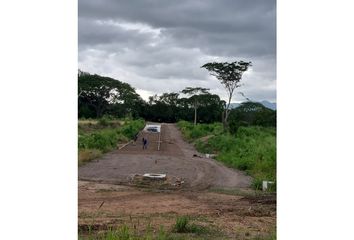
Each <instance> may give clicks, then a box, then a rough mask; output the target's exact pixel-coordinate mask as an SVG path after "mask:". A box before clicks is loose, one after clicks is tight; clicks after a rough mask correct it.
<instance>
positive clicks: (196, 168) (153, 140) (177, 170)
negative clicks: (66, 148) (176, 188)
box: [79, 124, 251, 190]
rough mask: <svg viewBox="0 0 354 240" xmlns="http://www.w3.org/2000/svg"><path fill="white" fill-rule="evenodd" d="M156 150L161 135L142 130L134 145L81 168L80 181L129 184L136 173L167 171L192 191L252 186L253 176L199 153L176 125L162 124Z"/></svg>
mask: <svg viewBox="0 0 354 240" xmlns="http://www.w3.org/2000/svg"><path fill="white" fill-rule="evenodd" d="M142 137H145V138H147V139H148V148H147V149H146V150H143V148H142V141H141V139H142ZM157 149H158V134H157V133H145V132H141V133H140V135H139V138H138V140H137V142H136V144H135V145H134V143H131V144H129V145H128V146H126V147H124V148H122V149H120V150H115V151H112V152H110V153H108V154H106V155H104V156H103V157H102V158H100V159H97V160H95V161H93V162H91V163H88V164H86V165H85V166H83V167H80V168H79V180H89V181H96V182H103V183H114V184H124V185H127V184H128V185H130V184H131V183H132V178H134V176H135V175H136V174H139V175H142V174H144V173H165V174H167V176H169V177H170V178H176V179H182V181H183V182H184V183H183V185H182V188H191V189H193V190H196V189H198V190H202V189H207V188H210V187H222V188H240V187H241V188H245V187H249V186H250V182H251V178H250V177H249V176H246V175H245V174H244V173H243V172H241V171H237V170H234V169H230V168H227V167H225V166H224V165H222V164H221V163H218V162H216V161H215V160H213V159H208V158H205V157H203V156H202V154H200V153H198V152H197V151H196V150H195V148H194V147H193V146H192V145H191V144H188V143H186V142H185V141H184V140H183V138H182V136H181V133H180V131H179V130H178V129H177V127H176V125H175V124H163V125H162V127H161V145H160V151H158V150H157Z"/></svg>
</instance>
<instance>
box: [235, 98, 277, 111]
mask: <svg viewBox="0 0 354 240" xmlns="http://www.w3.org/2000/svg"><path fill="white" fill-rule="evenodd" d="M259 103H261V104H262V105H263V106H265V107H266V108H270V109H272V110H277V103H275V102H269V101H266V100H264V101H261V102H259ZM239 106H240V103H230V108H231V109H232V108H237V107H239Z"/></svg>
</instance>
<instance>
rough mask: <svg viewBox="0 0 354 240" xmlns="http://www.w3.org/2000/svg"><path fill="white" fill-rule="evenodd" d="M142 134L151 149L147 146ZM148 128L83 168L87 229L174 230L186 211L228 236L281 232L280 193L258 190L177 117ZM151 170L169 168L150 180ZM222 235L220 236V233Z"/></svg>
mask: <svg viewBox="0 0 354 240" xmlns="http://www.w3.org/2000/svg"><path fill="white" fill-rule="evenodd" d="M142 137H146V138H147V139H148V149H146V150H143V148H142V141H141V139H142ZM160 140H161V145H160V151H158V150H157V149H158V142H159V136H158V134H157V133H146V132H141V133H140V134H139V138H138V140H137V142H136V143H135V144H134V143H131V144H129V145H127V146H126V147H124V148H122V149H120V150H115V151H113V152H110V153H108V154H106V155H104V156H102V157H101V158H100V159H98V160H94V161H93V162H90V163H88V164H86V165H84V166H82V167H80V168H79V186H78V190H79V191H78V196H79V199H78V207H79V213H78V214H79V231H81V232H85V231H86V230H87V228H88V226H90V227H91V228H93V229H94V230H97V231H99V230H104V229H107V228H108V227H110V226H119V225H122V224H125V225H128V226H130V227H132V228H134V229H138V230H141V231H144V229H145V228H146V226H148V225H149V226H152V228H153V229H155V230H157V229H158V228H159V226H164V227H165V229H171V228H172V226H173V224H174V223H175V221H176V218H177V217H178V216H182V215H187V216H190V217H191V219H192V220H193V222H194V223H197V224H199V225H202V226H207V227H208V228H212V229H214V230H216V231H217V232H219V233H220V236H223V237H222V239H224V238H227V239H254V238H257V237H262V236H267V235H269V234H271V233H272V232H274V230H275V225H276V196H275V194H256V193H255V192H254V191H253V190H251V189H250V188H249V186H250V182H251V178H250V177H249V176H246V175H245V174H244V173H243V172H241V171H236V170H233V169H229V168H227V167H225V166H223V165H222V164H220V163H218V162H216V161H215V160H213V159H209V158H205V157H203V156H202V154H200V153H198V152H197V151H196V150H195V149H194V147H193V146H192V145H190V144H188V143H186V142H185V141H184V140H183V138H182V136H181V133H180V132H179V130H178V129H177V128H176V125H174V124H163V125H162V127H161V136H160ZM144 173H166V174H167V180H166V181H162V182H160V181H146V180H144V179H143V178H142V176H141V175H142V174H144ZM215 239H216V237H215Z"/></svg>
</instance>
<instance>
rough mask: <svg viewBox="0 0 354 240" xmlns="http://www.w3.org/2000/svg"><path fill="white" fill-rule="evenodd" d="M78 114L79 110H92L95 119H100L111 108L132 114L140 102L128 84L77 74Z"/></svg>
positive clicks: (111, 79) (86, 74)
mask: <svg viewBox="0 0 354 240" xmlns="http://www.w3.org/2000/svg"><path fill="white" fill-rule="evenodd" d="M78 101H79V104H78V105H79V113H80V110H81V109H85V108H86V109H92V110H93V112H94V113H95V115H96V117H101V116H102V115H103V114H105V113H107V111H108V110H109V109H112V108H113V107H115V108H117V107H121V108H122V109H123V110H124V113H123V112H122V113H123V114H128V113H130V114H131V113H133V109H134V108H136V106H137V105H138V104H139V103H140V102H141V101H142V99H141V98H140V96H139V95H138V94H137V93H136V92H135V89H134V88H132V87H131V86H130V85H129V84H127V83H123V82H120V81H119V80H116V79H113V78H109V77H103V76H100V75H97V74H94V75H91V74H89V73H84V74H83V73H82V72H81V73H80V72H79V74H78Z"/></svg>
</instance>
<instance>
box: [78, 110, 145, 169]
mask: <svg viewBox="0 0 354 240" xmlns="http://www.w3.org/2000/svg"><path fill="white" fill-rule="evenodd" d="M144 124H145V122H144V120H141V119H138V120H132V119H129V118H125V119H114V118H110V117H107V116H104V117H102V118H100V119H98V120H92V119H89V120H86V119H81V120H79V124H78V131H79V136H78V148H79V156H78V160H79V165H82V164H84V163H85V162H88V161H91V160H92V159H95V158H97V157H99V156H101V155H102V153H106V152H108V151H111V150H113V149H115V148H117V145H118V144H123V143H127V142H129V141H130V140H131V139H132V138H133V137H134V135H135V134H137V133H138V132H139V131H140V130H141V129H142V128H143V127H144Z"/></svg>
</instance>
